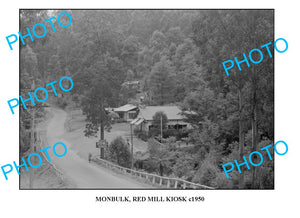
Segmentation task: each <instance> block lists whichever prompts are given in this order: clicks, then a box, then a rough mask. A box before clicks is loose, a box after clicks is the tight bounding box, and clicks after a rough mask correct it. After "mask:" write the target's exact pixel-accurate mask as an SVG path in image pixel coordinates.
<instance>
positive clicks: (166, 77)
mask: <svg viewBox="0 0 300 218" xmlns="http://www.w3.org/2000/svg"><path fill="white" fill-rule="evenodd" d="M172 71H173V67H172V65H171V62H170V61H169V60H167V57H163V58H162V59H161V60H160V62H158V63H157V64H155V66H154V67H153V68H152V70H151V74H150V78H149V84H148V85H149V87H150V91H151V95H152V97H153V103H154V104H158V105H164V104H166V103H169V102H172V100H173V95H172V90H173V78H172V77H171V73H172Z"/></svg>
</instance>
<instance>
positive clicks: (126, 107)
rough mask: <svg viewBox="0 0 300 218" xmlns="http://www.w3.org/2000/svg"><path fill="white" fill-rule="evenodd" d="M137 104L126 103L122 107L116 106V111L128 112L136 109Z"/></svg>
mask: <svg viewBox="0 0 300 218" xmlns="http://www.w3.org/2000/svg"><path fill="white" fill-rule="evenodd" d="M136 108H137V106H135V105H132V104H125V105H123V106H121V107H118V108H115V109H114V111H115V112H127V111H131V110H133V109H136Z"/></svg>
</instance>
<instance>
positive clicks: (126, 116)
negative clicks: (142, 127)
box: [113, 104, 138, 122]
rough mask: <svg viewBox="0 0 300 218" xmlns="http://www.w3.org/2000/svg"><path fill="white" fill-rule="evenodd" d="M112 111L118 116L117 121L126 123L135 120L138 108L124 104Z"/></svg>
mask: <svg viewBox="0 0 300 218" xmlns="http://www.w3.org/2000/svg"><path fill="white" fill-rule="evenodd" d="M113 111H114V112H115V113H117V114H118V115H119V119H121V120H124V121H126V122H128V121H132V120H134V119H135V118H136V116H137V113H138V107H137V106H135V105H132V104H125V105H123V106H121V107H118V108H114V110H113Z"/></svg>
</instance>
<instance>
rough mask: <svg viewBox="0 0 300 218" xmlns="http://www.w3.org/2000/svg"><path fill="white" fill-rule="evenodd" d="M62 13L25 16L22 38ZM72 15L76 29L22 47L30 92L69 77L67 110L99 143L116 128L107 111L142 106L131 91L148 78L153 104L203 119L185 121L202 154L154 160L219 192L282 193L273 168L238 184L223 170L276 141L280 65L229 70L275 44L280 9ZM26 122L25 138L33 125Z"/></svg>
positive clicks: (238, 178) (268, 62)
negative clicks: (228, 65)
mask: <svg viewBox="0 0 300 218" xmlns="http://www.w3.org/2000/svg"><path fill="white" fill-rule="evenodd" d="M61 12H62V11H56V10H55V11H52V10H51V11H47V10H21V11H20V32H21V33H22V32H24V31H25V29H26V27H29V28H30V29H31V28H32V26H33V25H34V24H36V23H42V22H43V21H44V20H46V19H48V18H50V17H53V16H55V17H57V15H58V14H60V13H61ZM67 12H68V13H69V14H71V16H72V24H71V25H70V26H69V27H67V28H63V27H61V26H59V25H58V24H57V21H56V20H54V21H53V22H54V25H55V28H56V32H53V31H52V28H51V26H50V24H49V23H48V24H47V25H46V26H47V30H48V32H47V35H46V36H45V37H44V38H41V39H35V40H34V42H31V41H30V39H26V40H25V41H26V45H25V46H24V45H22V44H20V49H21V50H20V52H21V56H20V57H21V59H20V69H21V71H20V75H21V80H20V83H21V84H20V87H21V90H20V92H21V94H24V93H26V88H29V87H30V85H31V82H32V79H33V78H34V79H35V82H36V86H37V87H38V86H45V84H47V83H49V82H52V81H53V80H59V79H60V78H61V77H62V76H65V75H66V76H70V77H71V78H72V79H73V81H74V88H73V90H72V91H71V92H70V95H68V96H66V98H61V99H59V100H58V102H59V104H60V105H68V104H70V103H71V102H73V103H74V102H75V103H77V104H78V105H79V106H80V107H81V108H82V110H83V111H84V112H85V113H86V114H87V122H88V123H87V129H86V134H87V135H92V134H95V133H96V132H97V130H98V123H99V122H102V123H103V125H105V123H106V121H107V120H106V119H103V117H99V113H98V112H99V110H101V108H104V107H117V106H121V105H123V104H126V103H128V102H132V103H135V102H136V101H137V99H136V98H135V97H136V96H135V93H134V92H131V91H130V90H127V89H126V88H124V86H122V84H123V83H124V82H126V81H133V80H139V81H141V84H142V85H141V86H142V88H141V89H142V90H141V92H142V93H143V94H144V96H145V99H144V103H145V104H147V105H167V104H176V105H179V106H180V107H181V108H182V109H183V110H189V111H193V112H194V113H191V114H187V115H186V116H187V121H188V122H189V123H192V125H193V130H192V131H191V132H189V135H188V138H189V140H190V141H191V142H192V143H193V144H194V145H195V146H194V147H193V148H190V149H183V150H174V149H170V150H168V151H165V152H164V153H161V152H159V153H157V152H155V151H154V152H152V153H151V155H153V157H155V156H156V157H157V158H158V157H159V158H160V159H161V160H165V162H164V165H165V166H166V169H169V171H170V174H172V175H174V176H176V177H181V178H184V179H187V180H190V181H193V182H199V183H201V184H205V185H210V186H213V187H219V188H264V189H269V188H271V189H272V188H274V164H273V161H269V162H268V161H264V163H263V165H262V166H261V167H257V168H256V169H255V170H253V169H251V170H247V169H246V168H245V169H244V171H243V172H244V173H242V174H239V173H238V171H235V172H232V173H230V179H226V176H225V174H224V172H223V169H222V164H224V163H227V162H233V160H234V159H237V160H240V163H241V162H243V161H242V157H243V155H246V156H247V155H248V154H249V153H250V152H251V151H256V150H258V149H260V148H261V147H264V146H266V145H268V144H271V143H273V139H274V63H273V60H274V59H273V58H265V59H264V60H263V61H262V63H260V64H257V65H251V67H249V68H248V67H246V64H245V65H243V64H241V66H242V69H243V70H242V71H237V70H231V71H230V72H231V73H230V76H227V75H226V73H225V71H224V69H223V66H222V62H223V61H226V60H228V59H233V58H234V57H239V58H240V60H241V59H242V57H243V56H242V54H243V53H246V54H248V53H249V51H251V50H252V49H253V48H260V46H261V45H263V44H266V43H268V42H273V41H274V14H273V13H274V12H273V11H272V10H68V11H67ZM61 18H62V23H68V18H67V17H61ZM64 18H65V19H66V20H65V21H64V20H63V19H64ZM37 29H38V28H37ZM39 31H43V30H42V29H40V30H39ZM273 50H274V49H273V47H272V49H271V52H272V54H273ZM262 51H263V50H262ZM263 52H264V56H265V57H267V55H268V54H267V51H263ZM273 56H274V54H273ZM22 113H28V112H26V111H24V110H22ZM28 116H30V113H28ZM40 116H43V115H42V109H41V114H40ZM24 117H25V116H24ZM22 118H23V116H22ZM20 123H21V131H22V130H23V127H24V126H25V124H26V122H25V121H24V120H21V121H20ZM24 129H25V127H24ZM28 143H29V139H28V138H26V137H22V138H21V139H20V148H21V152H25V151H26V150H27V149H28ZM267 159H268V158H267V157H266V158H264V160H267Z"/></svg>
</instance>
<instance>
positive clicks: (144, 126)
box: [131, 105, 191, 132]
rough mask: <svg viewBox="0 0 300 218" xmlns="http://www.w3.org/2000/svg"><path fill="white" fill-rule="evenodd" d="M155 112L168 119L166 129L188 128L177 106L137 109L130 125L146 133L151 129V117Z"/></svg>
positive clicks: (188, 125)
mask: <svg viewBox="0 0 300 218" xmlns="http://www.w3.org/2000/svg"><path fill="white" fill-rule="evenodd" d="M157 112H163V113H165V114H166V115H167V118H168V123H167V126H168V129H182V128H190V127H191V125H190V124H189V123H187V122H185V121H184V118H185V117H184V116H183V115H182V111H181V109H180V108H179V107H178V106H175V105H173V106H144V107H140V108H139V113H138V115H137V118H136V119H134V120H133V121H131V124H133V125H135V126H137V127H138V128H139V129H140V130H143V131H146V132H148V131H149V130H150V129H151V128H152V127H153V116H154V114H155V113H157Z"/></svg>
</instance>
